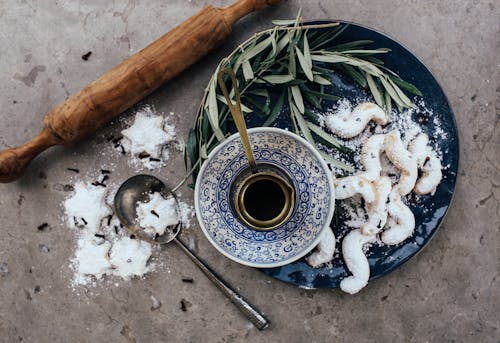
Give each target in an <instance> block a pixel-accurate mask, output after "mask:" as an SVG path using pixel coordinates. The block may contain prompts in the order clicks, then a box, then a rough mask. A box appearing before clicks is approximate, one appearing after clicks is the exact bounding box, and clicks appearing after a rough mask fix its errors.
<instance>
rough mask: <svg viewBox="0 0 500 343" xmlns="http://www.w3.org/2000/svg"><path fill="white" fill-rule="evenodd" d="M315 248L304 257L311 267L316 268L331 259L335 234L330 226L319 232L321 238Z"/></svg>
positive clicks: (333, 251)
mask: <svg viewBox="0 0 500 343" xmlns="http://www.w3.org/2000/svg"><path fill="white" fill-rule="evenodd" d="M316 249H317V250H316V251H315V252H313V253H312V254H311V255H309V256H308V257H306V261H307V263H309V265H310V266H311V267H313V268H318V267H319V266H321V265H322V264H324V263H327V262H330V261H331V260H332V259H333V254H334V253H335V235H334V234H333V231H332V230H331V229H330V228H327V230H325V231H324V232H323V233H322V234H321V240H320V241H319V244H318V246H317V247H316Z"/></svg>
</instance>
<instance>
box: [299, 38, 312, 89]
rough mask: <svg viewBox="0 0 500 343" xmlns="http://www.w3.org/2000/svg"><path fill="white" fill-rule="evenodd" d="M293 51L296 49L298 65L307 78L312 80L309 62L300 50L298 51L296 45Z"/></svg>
mask: <svg viewBox="0 0 500 343" xmlns="http://www.w3.org/2000/svg"><path fill="white" fill-rule="evenodd" d="M295 51H297V58H298V59H299V64H300V67H301V68H302V70H303V71H304V74H306V77H307V79H308V80H309V81H314V76H313V72H312V64H311V65H309V62H308V61H307V59H306V58H305V56H304V54H303V53H302V51H300V49H299V47H298V46H296V47H295Z"/></svg>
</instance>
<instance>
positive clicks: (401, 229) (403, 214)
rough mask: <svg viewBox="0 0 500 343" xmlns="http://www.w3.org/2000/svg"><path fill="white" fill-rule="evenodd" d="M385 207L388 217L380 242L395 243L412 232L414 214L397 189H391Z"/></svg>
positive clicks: (403, 239)
mask: <svg viewBox="0 0 500 343" xmlns="http://www.w3.org/2000/svg"><path fill="white" fill-rule="evenodd" d="M387 209H388V212H389V215H390V217H389V219H388V220H387V224H386V229H385V230H384V232H383V233H382V242H384V243H385V244H387V245H396V244H399V243H401V242H403V241H405V240H406V239H407V238H409V237H410V236H411V235H412V234H413V231H414V230H415V216H414V215H413V212H412V211H411V210H410V208H409V207H408V206H406V205H405V203H404V202H403V199H402V198H401V194H399V191H398V190H397V189H393V190H392V192H391V195H390V196H389V204H388V206H387Z"/></svg>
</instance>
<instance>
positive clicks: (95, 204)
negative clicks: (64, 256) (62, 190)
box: [62, 107, 194, 287]
mask: <svg viewBox="0 0 500 343" xmlns="http://www.w3.org/2000/svg"><path fill="white" fill-rule="evenodd" d="M122 134H123V137H122V138H120V139H118V140H116V139H114V138H113V139H108V140H109V141H111V140H113V143H114V144H115V148H117V147H120V149H124V151H129V152H130V153H131V157H130V159H131V160H132V163H131V165H132V166H134V167H136V168H134V169H136V170H137V171H139V170H140V169H141V167H143V166H145V167H147V168H158V167H160V166H162V165H164V164H165V163H166V161H167V160H168V144H171V143H172V142H174V141H175V137H176V132H175V127H173V126H171V125H168V124H167V123H166V121H165V119H164V118H163V117H162V116H159V115H156V114H155V113H154V112H153V111H152V109H151V108H150V107H145V108H144V109H142V110H140V111H139V112H137V114H136V116H135V120H134V124H133V125H131V126H130V127H129V128H127V129H125V130H123V131H122ZM177 143H178V142H177ZM178 146H179V144H178ZM178 146H177V147H176V148H179V147H178ZM141 154H147V155H148V157H147V158H145V157H144V158H143V156H144V155H141ZM138 161H140V163H137V162H138ZM72 170H73V171H75V172H76V173H78V172H79V171H78V170H77V169H72ZM95 179H98V180H99V181H94V182H92V181H89V180H95ZM122 181H123V180H122ZM118 188H119V183H118V182H113V181H112V177H111V171H110V170H101V174H100V176H98V177H97V178H96V177H95V175H87V176H81V178H79V179H76V180H75V183H74V186H73V190H72V193H71V194H70V196H69V197H68V198H67V199H65V201H64V202H63V204H62V205H63V209H64V218H63V219H64V223H65V224H66V225H67V226H68V228H70V229H71V230H73V232H74V233H75V236H76V246H75V252H74V254H73V256H72V258H71V260H70V267H71V269H72V270H73V272H74V275H73V280H72V285H73V287H76V286H78V285H86V286H96V285H97V281H99V280H101V279H104V278H105V277H106V278H108V277H120V278H122V279H123V280H129V279H131V278H133V277H142V276H144V275H145V274H146V273H148V272H151V271H153V270H154V269H155V267H156V265H155V263H154V262H152V254H153V253H154V252H155V251H156V250H157V246H156V245H154V244H150V243H148V242H145V241H141V240H139V239H136V238H135V237H134V236H133V235H131V234H130V233H129V232H128V231H127V230H126V229H125V228H124V227H123V225H121V223H120V221H119V220H118V218H117V217H116V215H115V214H114V213H113V199H114V196H115V194H116V191H117V189H118ZM158 195H159V194H158V193H155V194H153V195H151V197H150V201H149V202H145V203H142V204H141V205H140V206H139V208H142V214H141V215H140V218H138V219H140V220H141V222H142V223H143V224H144V227H148V228H149V230H150V231H149V232H146V233H151V234H152V235H153V236H154V235H155V234H156V233H158V234H161V227H162V226H163V231H164V229H165V227H166V226H168V225H170V223H174V224H176V223H179V222H181V224H182V227H183V228H189V227H190V225H191V222H190V221H191V219H192V218H193V216H194V208H193V206H191V205H189V204H187V203H185V202H183V201H180V200H178V201H176V200H175V199H174V198H173V197H172V198H169V199H163V198H162V197H161V196H160V197H159V198H158ZM179 197H180V194H177V199H179ZM139 208H138V209H139ZM152 212H154V213H155V214H157V215H160V218H158V217H157V216H156V215H155V214H153V213H152Z"/></svg>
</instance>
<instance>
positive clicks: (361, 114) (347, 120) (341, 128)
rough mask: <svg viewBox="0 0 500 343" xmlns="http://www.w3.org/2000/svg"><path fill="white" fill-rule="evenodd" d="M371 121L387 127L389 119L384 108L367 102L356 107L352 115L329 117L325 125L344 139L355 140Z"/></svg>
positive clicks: (344, 114)
mask: <svg viewBox="0 0 500 343" xmlns="http://www.w3.org/2000/svg"><path fill="white" fill-rule="evenodd" d="M370 121H373V122H375V123H377V124H379V125H385V124H387V122H388V121H389V118H388V116H387V114H386V113H385V111H384V110H383V109H382V108H380V107H379V106H377V105H376V104H374V103H370V102H365V103H362V104H359V105H358V106H356V107H355V108H354V109H353V110H352V112H351V113H342V114H337V115H334V114H332V115H330V116H328V117H327V118H326V120H325V125H326V127H328V129H330V131H331V132H333V133H334V134H336V135H338V136H340V137H342V138H353V137H355V136H357V135H359V134H360V133H361V132H362V131H363V130H364V129H365V127H366V125H367V124H368V123H369V122H370Z"/></svg>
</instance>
